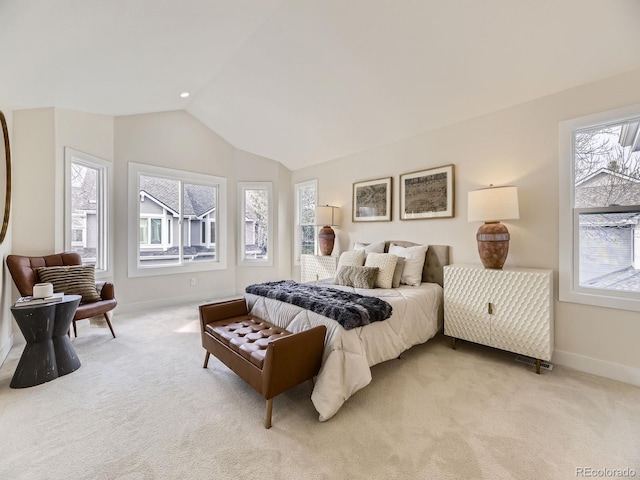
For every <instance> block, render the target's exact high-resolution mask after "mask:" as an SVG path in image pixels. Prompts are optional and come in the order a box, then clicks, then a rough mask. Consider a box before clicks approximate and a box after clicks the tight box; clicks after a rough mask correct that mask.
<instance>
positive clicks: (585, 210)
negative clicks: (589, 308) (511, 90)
mask: <svg viewBox="0 0 640 480" xmlns="http://www.w3.org/2000/svg"><path fill="white" fill-rule="evenodd" d="M560 133H561V136H560V138H561V144H562V145H561V148H563V150H562V151H561V159H562V160H561V196H560V225H561V227H560V228H561V231H560V252H561V253H560V300H562V301H573V302H579V303H586V304H591V305H600V306H605V307H613V308H622V309H628V310H640V134H639V133H640V106H638V107H634V108H630V109H623V110H617V111H614V112H607V113H604V114H599V115H595V116H591V117H586V118H582V119H576V120H572V121H568V122H563V124H561V130H560ZM563 190H564V192H563Z"/></svg>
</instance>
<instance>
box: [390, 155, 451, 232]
mask: <svg viewBox="0 0 640 480" xmlns="http://www.w3.org/2000/svg"><path fill="white" fill-rule="evenodd" d="M454 189H455V182H454V165H453V164H449V165H442V166H440V167H434V168H428V169H425V170H419V171H417V172H409V173H403V174H402V175H400V220H422V219H427V218H448V217H453V216H454V214H455V212H454V198H455V191H454Z"/></svg>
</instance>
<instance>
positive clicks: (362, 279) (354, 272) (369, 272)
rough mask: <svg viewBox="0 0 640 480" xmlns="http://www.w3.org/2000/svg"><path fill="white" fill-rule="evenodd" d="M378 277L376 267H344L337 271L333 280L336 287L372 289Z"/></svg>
mask: <svg viewBox="0 0 640 480" xmlns="http://www.w3.org/2000/svg"><path fill="white" fill-rule="evenodd" d="M377 276H378V267H354V266H345V267H341V268H340V270H338V273H337V275H336V278H335V280H334V281H335V284H336V285H346V286H348V287H355V288H373V287H374V286H375V283H376V278H377Z"/></svg>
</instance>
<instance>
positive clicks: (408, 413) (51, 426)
mask: <svg viewBox="0 0 640 480" xmlns="http://www.w3.org/2000/svg"><path fill="white" fill-rule="evenodd" d="M197 315H198V313H197V306H196V305H195V304H189V305H181V306H177V307H174V308H172V309H164V310H158V311H154V312H150V313H145V314H137V315H133V314H127V315H115V317H114V320H113V325H114V329H115V331H116V334H117V335H118V338H117V339H112V338H111V335H110V334H109V331H108V329H106V328H98V327H95V326H90V325H89V324H88V322H83V323H80V324H79V325H80V329H79V332H78V334H79V337H78V338H77V339H76V340H74V345H75V348H76V350H77V352H78V356H79V357H80V359H81V361H82V367H81V368H80V369H79V370H77V371H76V372H73V373H71V374H69V375H66V376H63V377H60V378H58V379H56V380H54V381H51V382H48V383H45V384H43V385H39V386H36V387H31V388H26V389H11V388H9V383H10V381H11V377H12V375H13V372H14V370H15V368H16V365H17V362H18V359H19V357H20V354H21V352H22V348H23V346H22V345H17V346H15V347H14V348H13V349H12V351H11V353H10V355H9V357H8V358H7V360H6V361H5V363H4V365H3V366H2V367H1V368H0V479H7V480H9V479H11V480H16V479H29V480H31V479H73V480H79V479H127V480H129V479H131V480H133V479H253V478H255V479H258V478H259V479H294V478H295V479H352V478H362V479H365V478H366V479H423V478H424V479H430V478H433V479H454V478H455V479H458V478H460V479H491V480H495V479H571V478H576V477H578V478H579V477H580V475H579V471H578V470H577V469H580V468H583V469H588V468H590V469H593V470H592V471H596V470H597V469H605V468H606V469H616V468H620V469H624V468H630V469H634V471H635V472H636V477H640V388H637V387H633V386H630V385H626V384H623V383H619V382H615V381H610V380H606V379H603V378H599V377H595V376H592V375H588V374H583V373H579V372H576V371H574V370H571V369H567V368H562V367H557V366H556V367H555V368H554V369H553V371H551V372H549V371H543V372H542V374H541V375H536V374H535V373H534V371H533V368H532V367H530V366H527V365H524V364H522V363H517V362H514V361H513V358H514V355H512V354H509V353H506V352H500V351H496V350H492V349H488V348H485V347H481V346H477V345H473V344H470V343H466V342H463V343H460V344H459V347H458V350H456V351H454V350H452V349H451V348H449V342H448V341H447V339H445V338H444V337H442V336H439V337H437V338H435V339H433V340H431V341H430V342H428V343H427V344H424V345H419V346H416V347H414V348H412V349H411V350H409V351H408V352H406V353H404V354H403V355H402V358H401V359H399V360H391V361H389V362H386V363H384V364H381V365H378V366H376V367H374V368H373V382H372V383H371V384H370V385H369V386H368V387H366V388H365V389H363V390H361V391H360V392H358V393H357V394H356V395H355V396H354V397H352V398H351V399H350V400H349V401H347V402H346V404H345V405H344V406H343V408H342V409H341V410H340V411H339V412H338V414H337V415H336V416H335V417H334V418H332V419H331V420H329V421H328V422H325V423H320V422H318V419H317V418H318V417H317V413H316V411H315V410H314V408H313V405H312V403H311V401H310V399H309V389H308V385H307V384H302V385H300V386H298V387H296V388H294V389H293V390H290V391H289V392H286V393H284V394H282V395H280V396H279V397H277V398H276V399H275V401H274V412H273V428H271V430H266V429H265V428H264V427H263V421H264V413H265V405H264V403H265V402H264V400H263V398H262V397H261V396H260V395H258V394H257V393H255V392H254V391H253V390H252V389H251V388H250V387H248V386H247V385H246V384H244V383H243V381H242V380H240V379H239V378H237V377H236V376H235V375H234V374H233V373H232V372H230V371H229V370H228V369H227V368H226V367H225V366H224V365H222V364H220V363H219V362H218V361H217V360H216V359H214V358H212V359H211V361H210V364H209V368H208V369H206V370H205V369H203V368H202V361H203V358H204V351H203V349H202V347H201V346H200V335H199V327H198V317H197ZM583 471H585V470H583Z"/></svg>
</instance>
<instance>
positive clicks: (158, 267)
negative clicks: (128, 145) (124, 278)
mask: <svg viewBox="0 0 640 480" xmlns="http://www.w3.org/2000/svg"><path fill="white" fill-rule="evenodd" d="M226 183H227V181H226V179H225V178H223V177H217V176H213V175H205V174H200V173H193V172H185V171H182V170H174V169H169V168H163V167H155V166H151V165H143V164H138V163H129V276H142V275H158V274H163V273H177V272H188V271H202V270H215V269H223V268H226V255H225V250H226V246H225V245H223V244H222V243H221V242H217V239H224V238H226V234H225V233H226V206H225V202H224V201H222V200H221V199H225V198H226Z"/></svg>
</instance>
